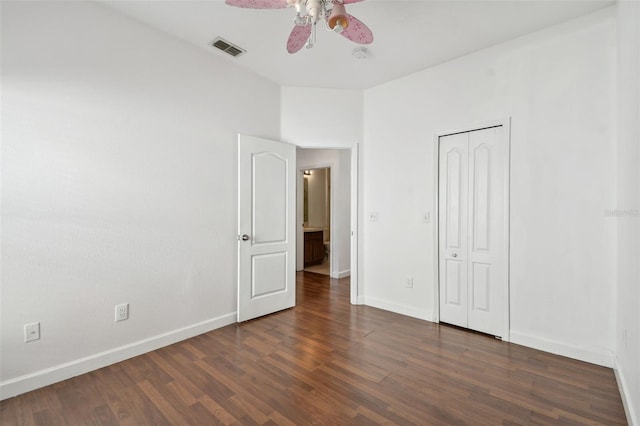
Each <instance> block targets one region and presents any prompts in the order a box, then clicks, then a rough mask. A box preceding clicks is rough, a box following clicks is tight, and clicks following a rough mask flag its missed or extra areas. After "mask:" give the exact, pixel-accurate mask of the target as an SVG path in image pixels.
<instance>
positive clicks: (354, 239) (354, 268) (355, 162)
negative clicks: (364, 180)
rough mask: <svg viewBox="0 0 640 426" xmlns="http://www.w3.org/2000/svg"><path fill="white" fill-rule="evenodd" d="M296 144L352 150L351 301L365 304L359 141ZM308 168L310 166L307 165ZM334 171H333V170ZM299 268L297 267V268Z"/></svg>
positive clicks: (299, 144) (306, 147)
mask: <svg viewBox="0 0 640 426" xmlns="http://www.w3.org/2000/svg"><path fill="white" fill-rule="evenodd" d="M296 146H297V147H298V148H302V149H331V150H348V151H349V152H350V154H351V155H350V160H351V178H350V182H351V203H350V204H351V207H350V210H351V211H350V215H351V217H350V224H351V238H350V247H351V259H350V265H349V273H350V290H349V298H350V302H351V304H352V305H363V304H364V295H359V294H358V282H359V279H358V277H359V273H358V272H359V265H360V261H359V258H358V244H359V235H360V233H359V232H358V223H359V220H358V219H359V209H358V206H359V203H358V200H359V197H360V191H359V179H358V177H359V170H360V168H359V164H360V155H359V144H358V143H353V144H349V143H344V144H342V145H340V144H337V145H330V146H323V145H316V144H304V143H297V144H296ZM296 167H297V168H298V169H299V167H298V166H297V164H296ZM320 167H322V165H320ZM325 167H331V169H332V170H333V169H334V168H335V165H333V164H329V165H326V166H325ZM306 168H308V167H306ZM306 168H302V170H304V169H306ZM332 173H333V172H332ZM331 187H332V191H333V188H334V187H335V182H334V181H333V176H332V182H331ZM297 194H298V195H299V194H300V190H298V192H297ZM334 200H335V199H333V200H332V202H331V209H332V220H333V205H334ZM299 231H300V230H297V232H299ZM331 240H332V241H331V244H332V245H333V238H332V239H331ZM331 251H332V252H333V247H332V249H331ZM296 253H298V250H296ZM296 265H297V261H296ZM296 269H297V268H296Z"/></svg>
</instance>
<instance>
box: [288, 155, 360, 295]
mask: <svg viewBox="0 0 640 426" xmlns="http://www.w3.org/2000/svg"><path fill="white" fill-rule="evenodd" d="M354 151H355V152H354ZM356 160H357V150H355V149H354V148H346V149H343V148H332V149H329V148H302V147H299V148H298V150H297V158H296V161H297V167H298V192H297V198H298V201H297V206H298V223H297V228H298V237H297V268H296V269H297V270H298V271H301V270H307V268H311V270H312V271H313V272H317V271H315V270H314V269H315V267H317V266H318V265H321V266H322V265H323V264H324V265H323V266H324V267H325V268H326V269H328V271H327V272H326V273H327V274H328V275H330V276H331V278H345V277H351V278H352V280H351V281H352V283H353V284H354V285H353V286H351V289H352V293H353V296H354V298H352V303H356V300H355V295H356V292H357V289H354V286H355V285H357V281H356V280H355V276H354V275H355V271H354V270H353V268H352V265H357V257H355V256H354V255H353V253H352V251H353V250H354V245H355V244H356V243H357V235H356V233H355V229H357V216H356V212H355V211H354V209H355V207H354V203H356V202H357V198H355V197H354V196H353V195H354V194H357V190H354V186H355V185H357V182H354V176H353V175H354V174H355V172H356V171H357V169H354V167H353V163H355V161H356ZM305 173H307V174H306V175H305ZM305 176H306V177H305ZM305 182H306V183H305ZM305 186H306V187H307V191H308V192H307V210H306V212H305V190H304V188H305ZM318 188H319V189H320V191H319V192H318V193H316V194H315V195H316V197H315V201H312V202H310V201H311V200H310V198H309V196H310V195H311V196H312V197H313V196H314V189H318ZM356 188H357V187H356ZM314 210H315V211H314ZM305 231H306V232H305ZM314 234H315V235H314ZM313 237H315V242H312V243H311V244H313V245H314V246H315V256H316V257H315V259H316V260H315V262H314V261H312V262H311V264H309V263H307V265H305V262H304V260H305V250H307V251H308V253H307V256H306V257H307V259H309V249H306V248H305V246H309V245H310V244H305V239H306V240H307V241H308V242H310V239H312V238H313ZM319 240H322V241H319ZM318 260H321V262H318ZM314 263H315V264H314Z"/></svg>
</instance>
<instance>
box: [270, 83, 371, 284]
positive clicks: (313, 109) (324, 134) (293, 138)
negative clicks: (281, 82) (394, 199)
mask: <svg viewBox="0 0 640 426" xmlns="http://www.w3.org/2000/svg"><path fill="white" fill-rule="evenodd" d="M362 102H363V92H362V91H361V90H334V89H318V88H305V87H283V88H282V89H281V114H280V117H281V123H280V125H281V127H280V131H281V134H282V140H283V141H285V142H289V143H294V144H296V145H298V146H299V147H302V148H348V149H349V150H350V152H347V151H344V150H342V151H338V152H339V156H340V158H339V161H340V163H341V164H343V165H346V164H349V173H350V171H351V170H352V168H351V163H350V161H351V160H350V159H351V155H352V154H354V155H355V153H356V152H357V151H358V150H361V149H362V146H361V145H359V144H360V142H362V123H363V115H362V114H363V103H362ZM300 152H301V150H298V153H299V154H298V167H301V166H300V164H305V163H301V161H307V160H305V159H304V157H301V156H300ZM303 155H304V154H303ZM317 155H321V154H317ZM322 161H323V160H322V159H317V160H313V161H312V162H311V163H306V164H309V165H312V164H322ZM330 161H335V159H331V160H330ZM343 169H344V167H343ZM345 170H346V169H345ZM357 173H358V179H357V182H352V181H351V177H350V176H349V175H347V174H346V173H340V177H339V178H338V180H336V179H335V178H334V180H333V181H332V185H334V186H335V187H344V186H349V185H351V184H356V185H359V186H358V188H359V193H358V196H359V197H360V198H359V200H358V205H362V194H363V190H362V189H363V185H362V179H361V177H362V174H361V168H358V172H357ZM354 189H355V188H353V187H352V188H351V191H353V190H354ZM350 194H351V192H349V193H347V192H340V193H339V194H338V195H337V197H335V198H334V200H336V202H340V200H341V199H343V200H346V199H345V198H344V197H350V196H351V195H350ZM345 202H346V201H345ZM352 214H355V215H360V212H358V211H354V212H352ZM337 220H338V221H339V220H345V221H346V220H347V218H346V216H343V215H339V216H338V218H337ZM359 223H360V224H361V223H362V218H361V217H360V216H359ZM334 225H335V226H338V227H339V226H341V225H340V224H339V223H337V221H333V222H332V227H333V226H334ZM342 226H343V228H344V229H350V228H351V226H350V224H349V222H345V223H344V224H343V225H342ZM299 238H300V237H299ZM356 238H357V239H358V247H359V251H361V250H362V246H363V244H364V236H363V234H362V232H361V233H360V234H359V235H356ZM336 244H338V246H337V250H338V251H339V252H342V253H346V252H348V250H349V249H348V247H349V246H350V241H349V240H347V241H344V240H341V239H340V240H338V241H335V240H334V242H333V246H334V251H336ZM299 253H300V252H299ZM332 255H334V253H332ZM298 257H300V254H299V255H298ZM345 260H346V259H344V258H343V259H342V260H339V261H338V262H339V264H338V265H339V266H338V267H339V269H337V271H338V272H342V273H344V272H345V271H346V270H348V266H347V264H345V263H344V262H345ZM357 261H358V271H357V272H358V273H357V277H358V278H357V281H358V284H359V288H358V289H356V290H357V292H356V293H357V294H358V295H362V294H363V292H364V288H363V282H364V279H363V276H362V271H363V263H362V258H361V257H359V258H358V260H357ZM332 269H333V267H332ZM351 276H352V277H353V276H354V273H353V271H351Z"/></svg>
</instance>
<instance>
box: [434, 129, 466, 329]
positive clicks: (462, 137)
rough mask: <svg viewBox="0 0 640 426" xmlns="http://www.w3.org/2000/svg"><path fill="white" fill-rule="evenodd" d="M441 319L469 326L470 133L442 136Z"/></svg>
mask: <svg viewBox="0 0 640 426" xmlns="http://www.w3.org/2000/svg"><path fill="white" fill-rule="evenodd" d="M439 156H440V158H439V161H440V168H439V174H440V176H439V198H440V200H439V206H438V209H439V211H438V216H439V218H440V224H439V226H440V229H439V235H440V242H439V247H440V249H439V255H440V256H439V258H440V260H439V262H440V268H439V271H440V320H441V321H444V322H447V323H449V324H454V325H458V326H461V327H467V324H468V309H467V306H468V302H467V294H468V291H467V262H466V257H467V240H468V236H467V226H468V219H467V218H468V213H467V210H468V206H467V200H468V192H469V186H468V185H469V135H468V133H459V134H457V135H451V136H445V137H441V138H440V155H439Z"/></svg>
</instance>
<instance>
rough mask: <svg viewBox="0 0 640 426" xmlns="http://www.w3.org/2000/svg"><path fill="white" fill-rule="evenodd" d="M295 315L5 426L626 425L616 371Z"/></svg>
mask: <svg viewBox="0 0 640 426" xmlns="http://www.w3.org/2000/svg"><path fill="white" fill-rule="evenodd" d="M297 279H298V290H297V296H298V299H297V300H298V306H297V307H296V308H294V309H290V310H287V311H283V312H280V313H276V314H273V315H270V316H267V317H264V318H261V319H258V320H254V321H250V322H247V323H244V324H237V325H230V326H228V327H224V328H221V329H219V330H215V331H213V332H210V333H207V334H203V335H201V336H198V337H195V338H193V339H189V340H186V341H184V342H180V343H177V344H175V345H172V346H169V347H166V348H163V349H160V350H157V351H154V352H151V353H148V354H145V355H142V356H139V357H136V358H133V359H130V360H127V361H124V362H121V363H118V364H115V365H112V366H110V367H106V368H103V369H100V370H97V371H94V372H91V373H89V374H85V375H82V376H79V377H75V378H73V379H70V380H66V381H64V382H61V383H58V384H55V385H52V386H49V387H46V388H43V389H39V390H36V391H33V392H30V393H27V394H24V395H21V396H18V397H15V398H11V399H8V400H5V401H3V402H2V403H0V408H1V416H2V417H1V418H0V420H1V422H0V423H1V424H2V425H4V426H8V425H47V426H48V425H58V424H59V425H215V424H224V425H231V424H244V425H256V424H262V425H303V424H322V425H340V424H399V425H404V424H417V425H457V424H469V425H497V424H504V425H530V424H531V425H543V424H550V425H558V424H563V425H564V424H567V425H568V424H585V425H593V424H606V425H615V424H626V420H625V416H624V410H623V407H622V402H621V399H620V394H619V392H618V388H617V385H616V381H615V378H614V375H613V372H612V370H611V369H607V368H603V367H598V366H595V365H592V364H587V363H583V362H579V361H574V360H570V359H567V358H563V357H559V356H555V355H551V354H548V353H544V352H539V351H536V350H533V349H528V348H525V347H522V346H518V345H513V344H508V343H503V342H501V341H499V340H496V339H494V338H491V337H488V336H484V335H481V334H476V333H471V332H467V331H464V330H460V329H457V328H454V327H449V326H444V325H437V324H432V323H429V322H425V321H420V320H417V319H413V318H408V317H405V316H402V315H397V314H393V313H390V312H386V311H382V310H379V309H375V308H371V307H367V306H351V305H350V304H349V298H348V296H349V294H348V293H349V282H348V279H343V280H332V279H330V278H329V277H327V276H323V275H318V274H312V273H299V274H298V276H297Z"/></svg>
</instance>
